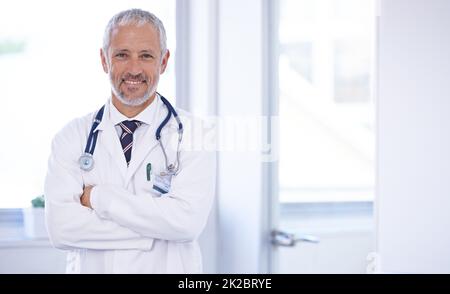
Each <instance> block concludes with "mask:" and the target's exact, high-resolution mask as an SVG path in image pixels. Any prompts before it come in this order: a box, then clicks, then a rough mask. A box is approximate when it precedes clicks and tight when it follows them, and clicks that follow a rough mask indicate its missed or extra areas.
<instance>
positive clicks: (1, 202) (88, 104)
mask: <svg viewBox="0 0 450 294" xmlns="http://www.w3.org/2000/svg"><path fill="white" fill-rule="evenodd" d="M130 8H141V9H144V10H148V11H150V12H153V13H154V14H156V15H157V16H158V17H159V18H160V19H161V20H162V21H163V23H164V25H165V27H166V31H167V39H168V48H169V50H171V53H172V54H171V59H170V60H169V66H168V69H167V71H166V73H165V74H164V75H163V76H162V77H161V80H160V85H159V91H160V92H161V93H162V94H163V95H164V96H167V97H174V94H175V63H174V57H175V45H176V44H175V0H145V1H143V0H142V1H111V0H102V1H98V0H95V1H80V0H79V1H56V0H54V1H50V0H40V1H32V0H29V1H25V0H15V1H2V2H0V89H1V94H0V101H1V105H2V125H3V127H2V128H1V129H2V134H1V139H0V162H1V163H2V165H1V167H0V179H1V183H2V193H1V196H0V208H12V207H26V206H30V200H31V199H32V198H34V197H36V196H38V195H41V194H42V193H43V184H44V179H45V174H46V170H47V160H48V156H49V154H50V144H51V140H52V138H53V136H54V135H55V133H56V132H57V131H58V130H60V129H61V128H62V127H63V126H64V125H65V124H67V123H68V122H69V121H70V120H72V119H73V118H76V117H80V116H83V115H85V114H87V113H89V112H92V111H95V110H97V109H99V108H100V107H101V105H103V104H104V102H105V101H106V99H107V98H108V96H109V93H110V90H109V89H110V88H109V80H108V77H107V75H106V74H105V73H104V72H103V70H102V67H101V63H100V52H99V50H100V48H101V46H102V40H103V31H104V28H105V26H106V24H107V22H108V21H109V19H110V18H111V17H112V16H113V15H114V14H116V13H117V12H119V11H121V10H125V9H130Z"/></svg>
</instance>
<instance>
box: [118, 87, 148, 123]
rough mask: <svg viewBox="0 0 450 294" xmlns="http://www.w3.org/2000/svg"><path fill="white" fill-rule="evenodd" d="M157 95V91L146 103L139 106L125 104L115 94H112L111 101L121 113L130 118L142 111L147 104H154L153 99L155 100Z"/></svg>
mask: <svg viewBox="0 0 450 294" xmlns="http://www.w3.org/2000/svg"><path fill="white" fill-rule="evenodd" d="M155 97H156V93H155V94H153V96H152V97H151V98H150V99H148V100H147V101H146V102H145V103H143V104H141V105H138V106H129V105H125V104H123V103H122V102H120V100H119V99H117V97H116V96H115V95H114V94H112V99H111V101H112V103H113V105H114V106H115V107H116V108H117V110H118V111H119V112H120V113H122V114H123V115H125V116H126V117H128V118H132V117H135V116H136V115H138V114H139V113H141V112H142V111H143V110H144V109H145V108H147V106H149V105H150V104H152V102H153V100H155Z"/></svg>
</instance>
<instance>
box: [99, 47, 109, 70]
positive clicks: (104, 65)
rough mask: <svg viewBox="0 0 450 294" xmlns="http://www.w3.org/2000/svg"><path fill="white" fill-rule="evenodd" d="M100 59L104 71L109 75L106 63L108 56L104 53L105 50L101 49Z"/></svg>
mask: <svg viewBox="0 0 450 294" xmlns="http://www.w3.org/2000/svg"><path fill="white" fill-rule="evenodd" d="M100 58H101V60H102V67H103V71H104V72H105V73H108V62H107V61H106V56H105V52H103V49H100Z"/></svg>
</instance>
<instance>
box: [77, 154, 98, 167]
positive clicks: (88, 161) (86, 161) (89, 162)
mask: <svg viewBox="0 0 450 294" xmlns="http://www.w3.org/2000/svg"><path fill="white" fill-rule="evenodd" d="M78 163H79V164H80V168H81V169H82V170H84V171H90V170H92V168H93V167H94V158H93V157H92V155H91V154H89V153H88V154H83V155H81V156H80V159H78Z"/></svg>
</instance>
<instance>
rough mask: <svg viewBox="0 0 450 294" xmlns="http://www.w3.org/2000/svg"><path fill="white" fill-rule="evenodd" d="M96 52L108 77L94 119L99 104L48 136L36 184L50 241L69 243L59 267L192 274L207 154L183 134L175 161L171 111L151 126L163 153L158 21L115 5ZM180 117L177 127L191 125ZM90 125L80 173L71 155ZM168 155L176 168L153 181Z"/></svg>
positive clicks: (206, 192) (198, 266) (205, 202)
mask: <svg viewBox="0 0 450 294" xmlns="http://www.w3.org/2000/svg"><path fill="white" fill-rule="evenodd" d="M100 53H101V62H102V65H103V69H104V71H105V73H107V74H108V75H109V77H110V80H111V98H110V99H108V100H107V101H106V104H105V106H104V110H103V116H102V118H101V121H100V122H98V121H97V123H96V122H95V118H96V117H97V118H98V113H99V112H100V111H95V112H93V113H91V114H89V115H87V116H85V117H82V118H79V119H75V120H73V121H72V122H70V123H69V124H68V125H66V126H65V127H64V128H63V129H62V130H61V131H60V132H59V133H58V134H57V135H56V136H55V138H54V140H53V142H52V151H51V156H50V159H49V164H48V173H47V177H46V182H45V197H46V221H47V229H48V233H49V236H50V240H51V242H52V244H53V245H54V246H55V247H57V248H61V249H66V250H69V254H68V258H67V272H68V273H200V272H201V271H202V261H201V253H200V250H199V246H198V243H197V238H198V236H199V235H200V233H201V232H202V230H203V228H204V226H205V224H206V221H207V218H208V215H209V212H210V210H211V206H212V202H213V197H214V196H213V195H214V189H215V168H216V166H215V161H216V160H215V152H214V151H206V150H204V149H201V148H200V149H198V148H197V149H195V150H194V149H193V148H191V149H188V148H186V143H185V140H184V138H187V137H192V136H194V134H190V133H189V132H188V131H185V133H184V136H183V140H182V141H181V148H180V152H179V160H178V158H177V148H176V147H177V144H176V143H175V144H174V142H178V138H179V133H178V131H179V124H178V123H177V121H176V120H175V119H174V116H173V115H172V118H171V119H170V120H169V121H168V123H167V124H166V126H165V127H164V128H163V129H162V132H161V143H162V144H163V146H164V147H165V152H166V155H164V151H163V149H162V148H161V145H160V144H159V142H158V141H157V140H156V138H155V133H156V131H157V129H158V127H159V126H160V124H161V123H162V122H163V121H164V119H165V118H166V116H167V113H168V111H169V110H168V107H167V106H166V105H165V104H164V103H163V99H164V98H162V97H161V96H160V95H159V94H158V93H157V92H156V89H157V85H158V81H159V77H160V75H161V74H162V73H164V71H165V69H166V66H167V63H168V60H169V56H170V53H169V51H168V50H167V48H166V36H165V30H164V27H163V24H162V23H161V21H160V20H159V19H158V18H157V17H155V16H154V15H153V14H151V13H149V12H146V11H142V10H139V9H132V10H127V11H123V12H121V13H119V14H117V15H115V16H114V17H113V18H112V19H111V20H110V22H109V24H108V26H107V28H106V31H105V37H104V45H103V48H102V49H101V50H100ZM88 94H89V93H87V95H88ZM99 106H100V105H99ZM99 108H100V107H99ZM180 117H181V120H182V123H183V124H184V125H188V124H191V125H192V124H195V123H199V122H198V120H194V119H193V118H192V117H191V116H190V115H189V114H187V113H184V112H182V113H180ZM93 124H94V130H93V131H94V133H95V132H96V133H97V136H96V137H97V138H96V140H94V141H95V142H96V144H94V145H95V149H94V151H93V152H91V153H93V157H92V158H93V162H92V163H93V168H92V169H91V170H88V169H83V168H82V164H81V163H80V156H81V155H83V154H84V153H85V147H86V144H87V141H88V137H89V134H90V132H92V131H91V127H92V125H93ZM94 137H95V136H94ZM183 143H184V144H183ZM88 149H89V148H88ZM89 150H92V149H89ZM166 157H167V160H166ZM178 161H179V170H178V171H177V172H176V174H175V175H173V176H171V177H167V176H166V177H164V178H162V176H163V175H164V172H165V171H167V166H168V164H172V163H175V164H177V162H178ZM161 181H163V182H164V183H163V186H164V185H165V186H164V188H163V189H162V190H161V186H158V182H161ZM159 184H161V183H159ZM164 189H167V191H165V190H164Z"/></svg>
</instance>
